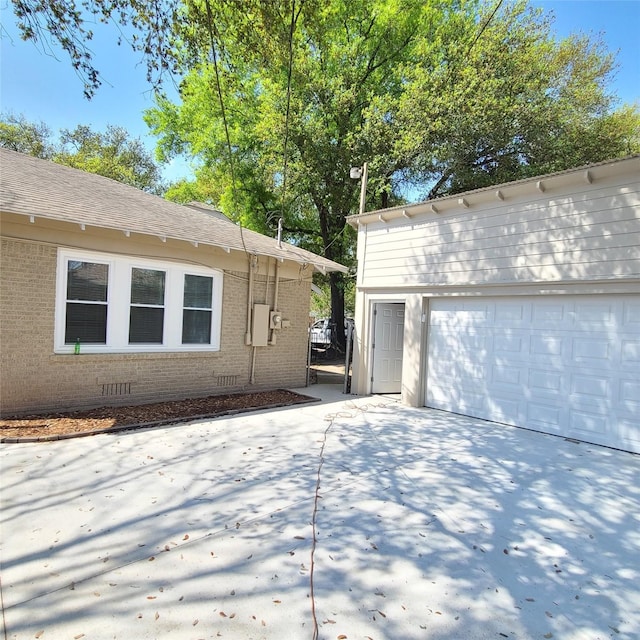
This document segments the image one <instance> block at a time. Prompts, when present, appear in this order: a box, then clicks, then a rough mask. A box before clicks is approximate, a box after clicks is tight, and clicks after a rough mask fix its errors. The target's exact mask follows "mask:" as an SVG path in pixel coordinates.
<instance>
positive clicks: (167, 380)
mask: <svg viewBox="0 0 640 640" xmlns="http://www.w3.org/2000/svg"><path fill="white" fill-rule="evenodd" d="M261 260H262V262H263V264H264V262H265V260H266V259H264V258H261ZM56 265H57V246H55V245H52V244H49V243H44V242H38V241H31V240H22V239H15V238H2V245H1V250H0V273H2V278H1V281H0V412H1V413H2V415H3V416H7V415H12V414H17V413H28V412H36V411H49V410H66V409H76V408H86V407H96V406H103V405H118V404H141V403H145V402H154V401H157V400H170V399H181V398H186V397H197V396H205V395H214V394H221V393H229V392H234V391H243V390H258V389H266V388H279V387H288V388H292V387H301V386H304V384H305V381H306V359H307V357H306V356H307V339H308V338H307V328H308V317H309V299H310V286H311V285H310V281H309V280H308V279H302V278H298V279H296V278H292V277H291V276H290V275H289V276H288V277H283V278H282V279H281V280H280V285H279V292H278V307H279V310H280V311H281V312H282V315H283V317H284V318H286V319H287V320H289V321H290V327H289V328H284V329H282V330H280V331H279V332H278V333H277V343H276V344H275V345H273V346H268V347H258V348H257V349H256V357H255V382H254V384H250V375H251V362H252V349H253V348H252V347H251V346H246V345H245V344H244V337H245V332H246V304H247V293H248V274H247V273H243V272H241V271H230V270H225V272H224V288H223V304H222V336H221V348H220V351H217V352H198V353H140V354H131V353H128V354H121V353H120V354H118V353H113V354H80V355H61V354H55V353H54V320H55V291H56ZM273 293H274V282H273V274H271V277H270V278H269V279H267V277H266V275H264V274H262V275H258V276H256V279H255V285H254V302H255V303H267V304H270V305H272V301H273Z"/></svg>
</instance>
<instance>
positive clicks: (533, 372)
mask: <svg viewBox="0 0 640 640" xmlns="http://www.w3.org/2000/svg"><path fill="white" fill-rule="evenodd" d="M425 404H426V405H427V406H428V407H434V408H438V409H445V410H447V411H453V412H456V413H462V414H465V415H470V416H474V417H479V418H484V419H487V420H493V421H496V422H503V423H506V424H511V425H516V426H520V427H527V428H529V429H535V430H537V431H544V432H546V433H553V434H557V435H561V436H565V437H571V438H576V439H579V440H584V441H587V442H593V443H597V444H602V445H607V446H612V447H616V448H620V449H626V450H629V451H635V452H640V296H622V295H620V296H596V295H592V296H560V295H556V296H537V297H527V298H519V297H512V298H506V297H505V298H492V299H478V298H476V299H475V300H468V299H467V300H466V301H464V300H461V299H460V298H457V299H456V300H453V299H451V298H449V299H433V300H431V301H430V310H429V347H428V362H427V389H426V397H425Z"/></svg>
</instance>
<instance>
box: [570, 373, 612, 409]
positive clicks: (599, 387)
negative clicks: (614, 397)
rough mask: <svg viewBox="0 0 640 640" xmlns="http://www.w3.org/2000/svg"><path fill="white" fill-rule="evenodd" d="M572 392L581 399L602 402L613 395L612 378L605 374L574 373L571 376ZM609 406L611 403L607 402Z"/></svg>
mask: <svg viewBox="0 0 640 640" xmlns="http://www.w3.org/2000/svg"><path fill="white" fill-rule="evenodd" d="M571 393H572V395H574V396H576V398H577V399H578V400H579V401H585V402H590V403H598V404H599V403H601V402H602V401H607V400H608V399H609V398H610V396H611V380H610V379H609V378H608V377H605V376H597V375H590V376H589V375H583V374H574V375H572V376H571ZM607 404H608V405H609V407H610V406H611V403H610V402H608V403H607Z"/></svg>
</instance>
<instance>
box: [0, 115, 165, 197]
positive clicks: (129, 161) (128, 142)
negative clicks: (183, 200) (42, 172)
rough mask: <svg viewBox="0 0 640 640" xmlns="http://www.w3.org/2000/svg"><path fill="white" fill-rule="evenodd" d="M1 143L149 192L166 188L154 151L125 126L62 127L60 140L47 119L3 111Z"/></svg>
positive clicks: (159, 191)
mask: <svg viewBox="0 0 640 640" xmlns="http://www.w3.org/2000/svg"><path fill="white" fill-rule="evenodd" d="M0 146H2V147H6V148H7V149H12V150H13V151H19V152H21V153H26V154H28V155H32V156H36V157H38V158H44V159H46V160H53V161H54V162H57V163H58V164H64V165H67V166H69V167H74V168H76V169H81V170H82V171H87V172H89V173H97V174H99V175H101V176H105V177H106V178H111V179H113V180H117V181H118V182H123V183H124V184H128V185H131V186H132V187H137V188H138V189H142V190H143V191H147V192H149V193H156V194H160V193H162V192H163V191H164V186H163V184H162V179H161V175H160V169H159V167H158V165H157V164H156V163H155V161H154V160H153V157H152V155H151V153H150V152H149V151H148V150H147V149H146V148H145V146H144V145H143V143H142V141H141V140H140V139H139V138H133V139H132V138H131V137H130V136H129V134H128V133H127V132H126V130H125V129H123V128H122V127H113V126H107V129H106V131H105V132H102V133H101V132H95V131H93V130H92V129H91V128H90V127H88V126H86V125H78V126H77V127H76V128H75V129H74V130H73V131H70V130H67V129H62V130H61V131H60V135H59V140H58V141H57V142H56V141H54V140H53V135H52V132H51V129H50V128H49V127H48V126H47V125H46V124H45V123H43V122H40V123H33V122H29V121H28V120H26V119H25V117H24V116H22V115H20V116H15V115H13V114H2V116H0Z"/></svg>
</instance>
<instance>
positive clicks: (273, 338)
mask: <svg viewBox="0 0 640 640" xmlns="http://www.w3.org/2000/svg"><path fill="white" fill-rule="evenodd" d="M279 285H280V260H279V259H278V258H276V282H275V285H274V290H273V310H274V311H279V309H278V288H279ZM275 343H276V330H275V329H271V340H269V344H270V345H274V344H275Z"/></svg>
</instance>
